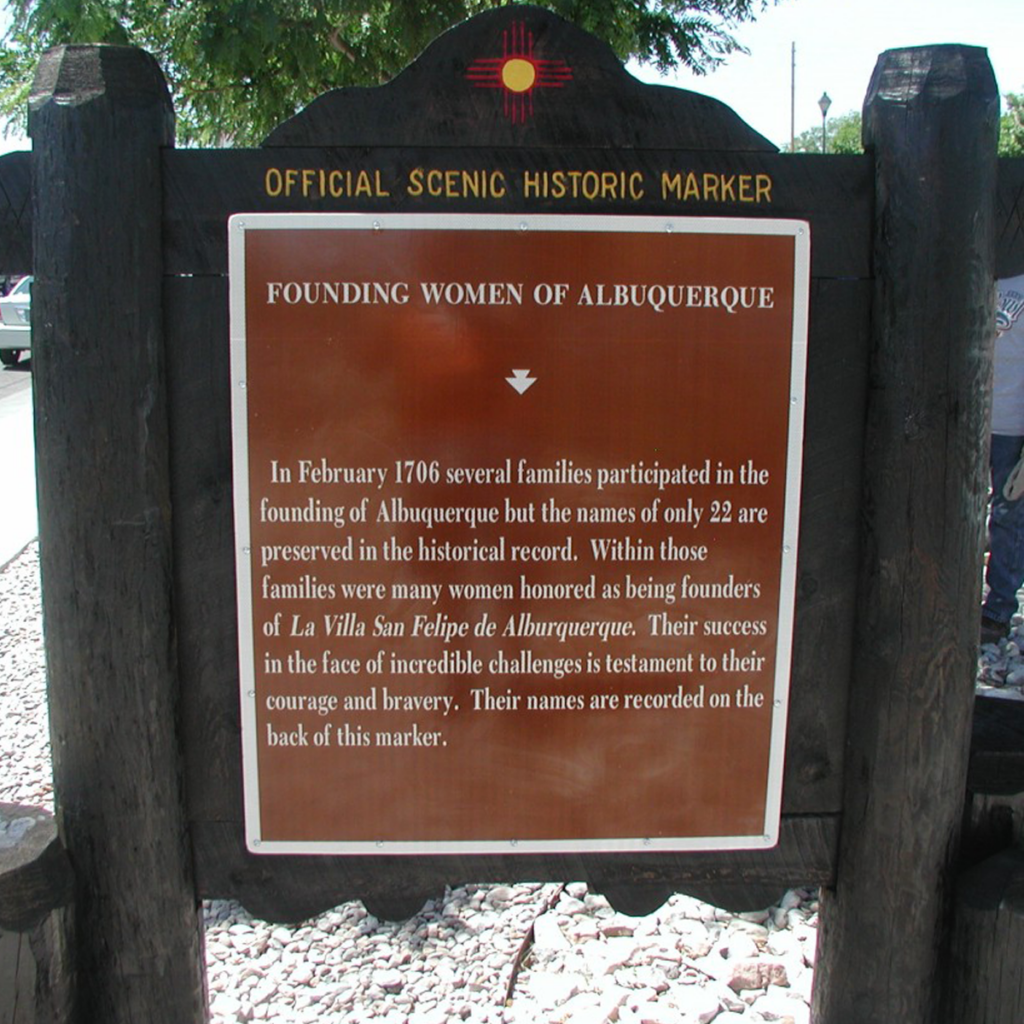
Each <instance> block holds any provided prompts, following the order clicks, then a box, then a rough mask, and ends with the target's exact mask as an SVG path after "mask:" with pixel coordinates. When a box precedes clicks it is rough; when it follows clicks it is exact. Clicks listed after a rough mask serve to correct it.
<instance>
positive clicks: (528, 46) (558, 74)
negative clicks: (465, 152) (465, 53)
mask: <svg viewBox="0 0 1024 1024" xmlns="http://www.w3.org/2000/svg"><path fill="white" fill-rule="evenodd" d="M501 35H502V51H503V52H502V56H500V57H481V58H479V59H477V60H475V61H473V63H472V64H470V65H469V67H468V68H467V69H466V78H467V79H468V80H469V81H470V82H472V83H473V86H474V87H475V88H477V89H501V91H502V93H503V94H504V97H503V98H504V103H505V116H506V117H507V118H508V119H509V120H510V121H511V122H512V123H513V124H524V123H525V122H526V119H527V118H529V117H532V116H533V92H534V90H535V89H561V88H562V86H563V85H565V83H566V82H569V81H572V68H570V67H569V65H568V64H566V63H565V61H564V60H541V59H539V58H538V57H535V56H534V55H533V33H532V32H528V31H527V29H526V25H525V23H524V22H521V21H514V22H512V24H511V26H510V27H509V28H507V29H505V31H504V32H502V34H501Z"/></svg>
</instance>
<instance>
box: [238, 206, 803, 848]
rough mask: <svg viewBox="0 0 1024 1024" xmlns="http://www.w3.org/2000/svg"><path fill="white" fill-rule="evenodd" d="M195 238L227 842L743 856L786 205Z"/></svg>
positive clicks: (768, 728) (780, 671) (790, 493)
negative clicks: (216, 269)
mask: <svg viewBox="0 0 1024 1024" xmlns="http://www.w3.org/2000/svg"><path fill="white" fill-rule="evenodd" d="M229 236H230V292H231V347H232V373H233V410H232V412H233V442H234V487H235V525H236V542H237V570H238V572H237V576H238V609H239V627H240V629H239V634H240V652H239V653H240V678H241V708H242V742H243V768H244V779H245V821H246V833H247V841H248V844H249V848H250V849H251V850H253V851H254V852H260V853H368V852H373V853H398V854H402V853H417V852H426V853H455V852H459V853H467V852H478V853H488V852H504V853H507V852H512V851H520V852H543V851H552V852H556V851H580V852H584V851H626V850H709V849H739V848H757V847H766V846H771V845H774V844H775V843H776V842H777V839H778V829H779V816H780V805H781V789H782V768H783V751H784V745H785V724H786V712H787V696H788V683H789V669H790V656H791V646H792V630H793V604H794V582H795V564H796V550H797V523H798V510H799V483H800V465H801V450H802V431H803V414H804V370H805V358H806V334H807V302H808V283H809V255H810V235H809V228H808V225H807V224H806V223H803V222H798V221H785V220H765V219H758V220H744V219H710V218H706V219H703V218H679V219H672V220H666V219H664V218H653V217H611V216H595V217H560V216H523V217H515V216H511V217H510V216H471V215H467V216H433V215H390V216H389V215H377V216H365V215H357V214H337V215H335V214H267V215H258V214H252V215H240V216H237V217H234V218H232V220H231V222H230V224H229Z"/></svg>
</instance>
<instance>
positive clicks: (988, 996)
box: [945, 850, 1024, 1024]
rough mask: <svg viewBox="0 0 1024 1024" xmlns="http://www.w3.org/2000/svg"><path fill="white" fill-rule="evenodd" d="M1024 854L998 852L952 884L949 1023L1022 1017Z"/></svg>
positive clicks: (1011, 1023) (993, 1023)
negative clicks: (953, 911) (954, 912)
mask: <svg viewBox="0 0 1024 1024" xmlns="http://www.w3.org/2000/svg"><path fill="white" fill-rule="evenodd" d="M1022 942H1024V852H1022V851H1020V850H1004V851H1002V852H1001V853H997V854H996V855H995V856H993V857H990V858H989V859H988V860H986V861H982V863H981V864H978V865H976V866H975V867H973V868H971V870H970V871H967V872H965V873H964V875H963V876H962V877H961V878H960V880H959V882H958V883H957V890H956V916H955V920H954V925H953V936H952V941H951V946H952V956H951V960H950V970H949V986H948V987H949V1001H948V1003H947V1006H946V1016H945V1019H946V1020H949V1021H954V1022H955V1024H1020V1021H1021V1019H1024V961H1022V960H1021V955H1020V949H1021V943H1022Z"/></svg>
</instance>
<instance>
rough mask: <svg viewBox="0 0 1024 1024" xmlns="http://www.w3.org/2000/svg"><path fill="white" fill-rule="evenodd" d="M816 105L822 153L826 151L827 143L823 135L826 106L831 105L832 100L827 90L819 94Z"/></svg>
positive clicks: (826, 113) (826, 116)
mask: <svg viewBox="0 0 1024 1024" xmlns="http://www.w3.org/2000/svg"><path fill="white" fill-rule="evenodd" d="M818 106H819V108H820V109H821V151H822V153H825V152H827V150H828V145H827V142H826V138H827V137H826V135H825V121H826V120H827V118H828V108H829V107H831V106H832V100H830V99H829V95H828V93H827V92H823V93H822V94H821V99H820V100H818Z"/></svg>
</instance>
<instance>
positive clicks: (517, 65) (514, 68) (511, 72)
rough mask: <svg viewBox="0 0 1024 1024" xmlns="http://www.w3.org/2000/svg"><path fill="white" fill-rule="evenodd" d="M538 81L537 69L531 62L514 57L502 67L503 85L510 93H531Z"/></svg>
mask: <svg viewBox="0 0 1024 1024" xmlns="http://www.w3.org/2000/svg"><path fill="white" fill-rule="evenodd" d="M536 80H537V69H536V68H535V67H534V66H533V64H532V62H531V61H528V60H523V59H522V58H521V57H513V58H511V59H510V60H507V61H505V63H504V64H503V65H502V66H501V84H502V85H503V86H505V88H506V89H508V91H509V92H529V91H530V89H532V88H533V83H534V82H535V81H536Z"/></svg>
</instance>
